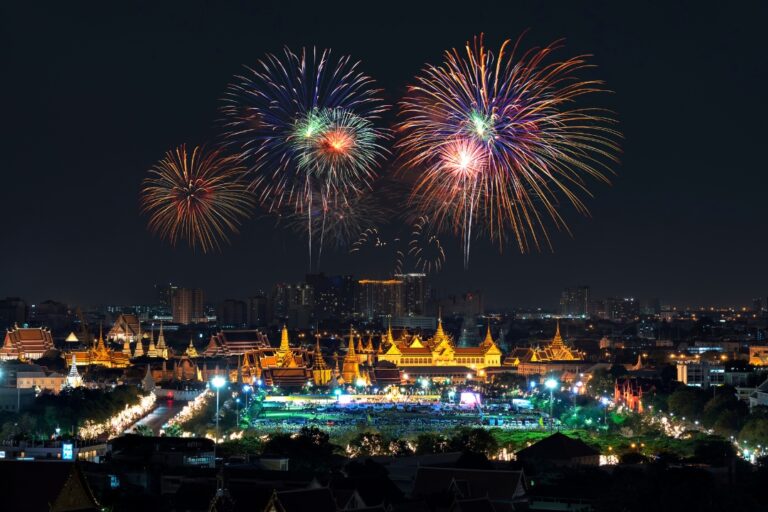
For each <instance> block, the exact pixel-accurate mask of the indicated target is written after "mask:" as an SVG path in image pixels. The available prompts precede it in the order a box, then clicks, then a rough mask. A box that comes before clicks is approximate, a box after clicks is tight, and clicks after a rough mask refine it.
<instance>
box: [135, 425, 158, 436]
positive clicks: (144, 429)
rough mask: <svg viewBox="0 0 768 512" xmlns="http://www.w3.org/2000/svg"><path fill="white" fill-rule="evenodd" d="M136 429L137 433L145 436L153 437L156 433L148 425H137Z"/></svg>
mask: <svg viewBox="0 0 768 512" xmlns="http://www.w3.org/2000/svg"><path fill="white" fill-rule="evenodd" d="M134 430H135V432H136V434H138V435H140V436H144V437H152V436H154V435H155V432H154V431H153V430H152V429H151V428H150V427H149V426H147V425H137V426H136V428H135V429H134Z"/></svg>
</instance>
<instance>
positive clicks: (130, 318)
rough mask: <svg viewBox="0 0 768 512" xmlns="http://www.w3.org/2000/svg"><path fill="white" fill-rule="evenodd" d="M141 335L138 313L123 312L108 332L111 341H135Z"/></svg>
mask: <svg viewBox="0 0 768 512" xmlns="http://www.w3.org/2000/svg"><path fill="white" fill-rule="evenodd" d="M140 337H141V323H140V321H139V317H137V316H136V315H129V314H125V313H123V314H121V315H120V316H119V317H117V320H115V323H114V324H113V325H112V328H111V329H110V330H109V332H108V333H107V339H108V340H109V341H120V342H123V341H125V340H128V341H129V342H131V343H133V342H135V341H136V340H138V339H139V338H140Z"/></svg>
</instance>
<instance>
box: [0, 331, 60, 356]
mask: <svg viewBox="0 0 768 512" xmlns="http://www.w3.org/2000/svg"><path fill="white" fill-rule="evenodd" d="M52 348H53V337H52V336H51V331H49V330H48V329H46V328H41V327H19V326H18V325H16V326H14V327H13V328H12V329H10V330H8V331H6V332H5V339H4V340H3V347H2V348H0V359H17V358H27V359H38V358H40V357H42V356H43V354H44V353H45V352H46V351H47V350H51V349H52Z"/></svg>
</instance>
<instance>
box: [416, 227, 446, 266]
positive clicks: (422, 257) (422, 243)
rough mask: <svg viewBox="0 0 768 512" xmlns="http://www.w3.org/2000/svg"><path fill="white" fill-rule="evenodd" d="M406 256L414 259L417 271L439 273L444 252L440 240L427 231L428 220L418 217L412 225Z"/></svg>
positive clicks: (443, 259) (443, 261)
mask: <svg viewBox="0 0 768 512" xmlns="http://www.w3.org/2000/svg"><path fill="white" fill-rule="evenodd" d="M408 255H409V256H411V257H412V258H413V259H415V263H414V266H415V268H416V270H417V271H419V272H424V273H425V274H431V273H433V272H440V270H441V269H442V268H443V263H445V251H444V250H443V246H442V244H441V243H440V239H439V238H438V237H437V236H436V235H435V234H433V233H432V232H431V231H430V229H429V218H428V217H426V216H422V217H420V218H419V219H418V220H417V221H416V222H415V223H414V225H413V232H412V233H411V240H410V242H408Z"/></svg>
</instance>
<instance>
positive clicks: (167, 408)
mask: <svg viewBox="0 0 768 512" xmlns="http://www.w3.org/2000/svg"><path fill="white" fill-rule="evenodd" d="M185 405H187V402H186V401H184V400H162V399H158V400H157V407H155V408H154V409H152V411H150V413H149V414H147V415H146V416H144V417H143V418H141V419H140V420H139V421H137V422H136V423H134V424H133V425H131V427H130V428H128V429H127V430H126V431H125V432H126V433H130V432H133V431H134V429H135V428H136V427H138V426H139V425H146V426H148V427H149V428H151V429H152V431H153V432H154V433H155V435H157V434H159V433H160V429H161V428H162V426H163V425H164V424H165V423H166V422H167V421H168V420H169V419H171V418H172V417H174V416H175V415H176V414H177V413H178V412H179V411H180V410H181V409H182V408H183V407H184V406H185Z"/></svg>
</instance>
